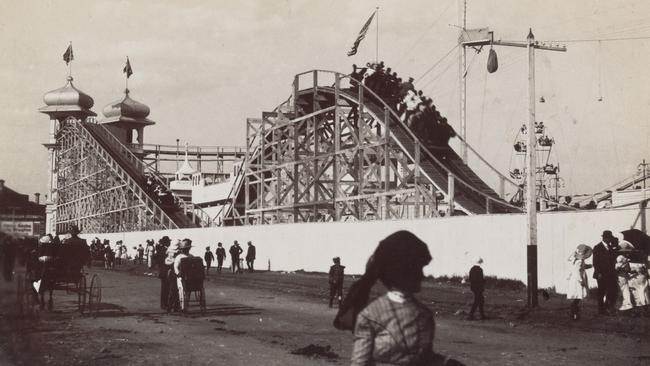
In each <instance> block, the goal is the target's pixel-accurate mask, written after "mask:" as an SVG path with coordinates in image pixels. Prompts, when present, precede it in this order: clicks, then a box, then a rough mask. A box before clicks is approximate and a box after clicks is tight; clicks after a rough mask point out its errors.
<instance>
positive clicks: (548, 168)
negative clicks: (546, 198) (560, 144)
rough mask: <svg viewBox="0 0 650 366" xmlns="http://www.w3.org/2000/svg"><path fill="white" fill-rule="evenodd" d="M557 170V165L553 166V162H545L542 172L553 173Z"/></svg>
mask: <svg viewBox="0 0 650 366" xmlns="http://www.w3.org/2000/svg"><path fill="white" fill-rule="evenodd" d="M558 172H559V169H558V167H556V166H554V165H553V164H546V165H545V166H544V173H546V174H552V175H555V174H557V173H558Z"/></svg>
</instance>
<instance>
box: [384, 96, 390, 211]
mask: <svg viewBox="0 0 650 366" xmlns="http://www.w3.org/2000/svg"><path fill="white" fill-rule="evenodd" d="M389 189H390V118H389V114H388V108H386V107H384V193H385V195H384V204H385V205H386V207H385V210H384V212H385V214H384V219H389V218H390V209H389V207H390V197H389V196H388V194H387V193H388V190H389Z"/></svg>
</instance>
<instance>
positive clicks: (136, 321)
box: [0, 265, 650, 366]
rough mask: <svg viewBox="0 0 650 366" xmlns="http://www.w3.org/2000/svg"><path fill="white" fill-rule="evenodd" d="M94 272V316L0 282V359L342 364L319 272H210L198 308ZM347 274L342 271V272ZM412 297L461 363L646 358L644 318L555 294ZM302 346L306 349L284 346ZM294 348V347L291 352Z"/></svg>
mask: <svg viewBox="0 0 650 366" xmlns="http://www.w3.org/2000/svg"><path fill="white" fill-rule="evenodd" d="M90 272H91V273H97V274H98V275H99V276H101V279H102V284H103V300H102V301H103V305H102V308H101V310H100V312H99V314H98V316H97V317H96V318H93V317H90V316H82V315H80V314H79V313H78V312H77V311H76V296H74V294H66V293H65V291H59V292H56V293H55V310H54V311H52V312H47V311H37V312H36V313H35V314H33V315H32V316H29V317H20V316H18V315H17V314H16V309H17V307H16V300H15V284H13V283H2V285H0V291H1V295H2V297H1V298H2V300H1V307H2V317H1V318H0V327H1V328H0V330H1V333H0V334H1V335H0V362H1V364H2V365H5V364H6V365H152V364H157V365H174V366H178V365H207V364H227V365H247V366H250V365H336V364H340V365H344V364H347V363H348V360H349V356H350V351H351V345H352V335H351V334H350V333H348V332H340V331H337V330H335V329H334V328H333V327H332V326H331V321H332V319H333V317H334V314H335V312H336V309H328V308H327V305H326V300H325V299H326V296H327V295H326V289H325V288H324V287H323V286H324V285H325V284H326V283H325V282H326V279H325V277H324V275H315V274H300V273H291V274H282V273H273V272H262V273H255V274H248V273H247V274H243V275H233V274H230V273H228V274H225V273H224V274H222V275H216V274H211V275H210V277H209V281H207V282H206V292H207V303H208V311H207V313H206V314H205V315H203V316H202V315H200V314H199V312H198V308H197V307H195V308H193V310H194V311H193V312H192V314H191V315H190V316H178V315H170V314H166V313H165V312H163V311H161V310H159V303H158V294H159V281H158V279H157V277H156V276H155V274H154V273H151V274H148V273H149V272H150V271H149V270H148V269H146V267H144V266H134V265H127V266H122V267H121V268H119V270H115V271H107V270H104V269H92V270H91V271H90ZM348 282H351V281H348ZM420 298H421V299H422V300H423V301H424V302H425V303H427V304H428V305H429V306H430V307H431V309H432V310H434V311H435V312H436V314H437V315H436V320H437V329H436V341H435V348H436V350H437V351H438V352H440V353H443V354H450V355H453V356H454V357H455V358H457V359H459V360H461V361H463V362H465V363H466V364H467V365H558V364H584V365H600V364H602V365H607V364H612V363H615V362H616V363H619V362H620V363H621V364H626V365H647V364H648V363H650V340H649V337H650V335H649V334H650V332H648V331H649V330H650V326H649V325H650V318H647V317H638V318H633V317H630V316H617V317H598V316H596V315H595V314H594V309H593V308H594V307H595V304H594V303H593V300H592V301H589V302H588V303H587V304H586V305H585V309H584V317H583V320H581V321H579V322H570V321H569V320H568V319H567V312H566V308H567V303H566V300H564V299H562V298H561V297H560V296H552V297H551V299H550V300H549V301H546V302H543V304H542V306H541V308H540V310H537V311H535V312H533V313H526V312H524V311H523V302H522V299H523V298H525V292H522V291H521V290H495V289H492V290H488V292H487V302H488V304H489V305H488V307H487V310H488V315H489V316H490V319H489V320H486V321H467V320H464V318H465V314H464V313H463V312H462V311H461V310H466V309H467V307H468V306H467V305H468V302H469V301H470V298H471V296H470V295H469V293H468V289H467V288H465V287H461V286H459V285H452V284H445V283H426V284H425V286H424V290H423V292H422V294H421V296H420ZM300 350H303V351H306V352H303V353H307V355H300V354H292V352H296V351H300ZM298 353H300V352H298Z"/></svg>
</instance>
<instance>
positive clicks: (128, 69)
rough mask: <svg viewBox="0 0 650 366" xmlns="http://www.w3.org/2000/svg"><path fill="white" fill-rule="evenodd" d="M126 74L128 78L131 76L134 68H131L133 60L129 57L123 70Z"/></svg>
mask: <svg viewBox="0 0 650 366" xmlns="http://www.w3.org/2000/svg"><path fill="white" fill-rule="evenodd" d="M122 71H124V73H125V74H126V78H127V79H128V78H129V76H131V75H133V69H132V68H131V62H129V58H128V57H127V58H126V66H124V69H123V70H122Z"/></svg>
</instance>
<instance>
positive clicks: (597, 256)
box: [594, 230, 618, 314]
mask: <svg viewBox="0 0 650 366" xmlns="http://www.w3.org/2000/svg"><path fill="white" fill-rule="evenodd" d="M602 237H603V240H602V241H601V242H600V243H598V244H596V245H595V246H594V278H595V279H596V282H598V313H599V314H607V311H608V310H609V311H613V310H614V306H615V305H616V298H617V297H618V284H617V279H616V270H615V269H614V266H615V265H616V241H617V240H616V238H614V236H613V235H612V232H611V231H609V230H605V231H603V235H602Z"/></svg>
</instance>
